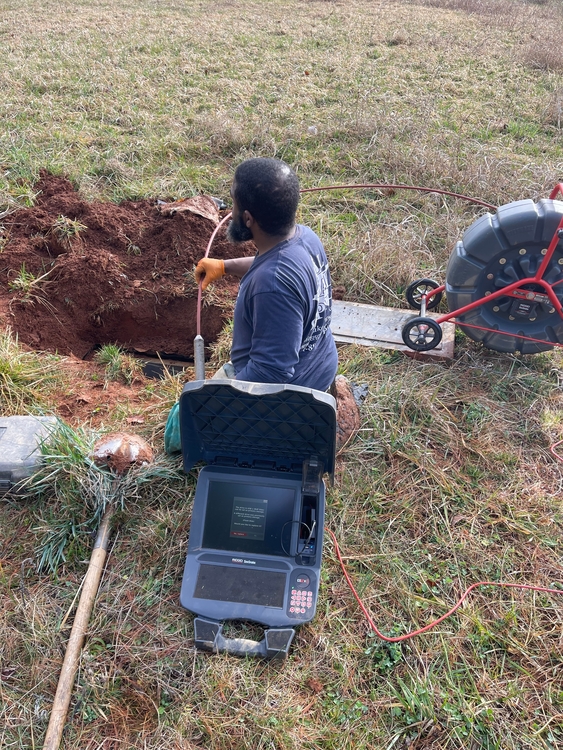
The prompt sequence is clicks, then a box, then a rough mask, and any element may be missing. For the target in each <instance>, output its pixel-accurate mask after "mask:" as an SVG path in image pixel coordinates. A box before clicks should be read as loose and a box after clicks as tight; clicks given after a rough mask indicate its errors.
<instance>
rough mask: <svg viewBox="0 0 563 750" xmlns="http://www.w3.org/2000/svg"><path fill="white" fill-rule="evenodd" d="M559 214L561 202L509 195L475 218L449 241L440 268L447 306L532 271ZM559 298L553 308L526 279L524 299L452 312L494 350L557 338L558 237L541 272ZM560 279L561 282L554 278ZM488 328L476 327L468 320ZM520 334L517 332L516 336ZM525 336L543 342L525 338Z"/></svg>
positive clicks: (560, 323)
mask: <svg viewBox="0 0 563 750" xmlns="http://www.w3.org/2000/svg"><path fill="white" fill-rule="evenodd" d="M562 218H563V202H562V201H556V200H551V199H543V200H540V201H539V202H538V203H534V202H533V201H531V200H522V201H515V202H514V203H509V204H507V205H505V206H501V207H500V208H499V209H498V211H497V213H496V214H494V215H493V214H490V213H486V214H485V215H484V216H481V217H480V218H479V219H477V221H475V222H474V223H473V224H472V225H471V226H470V227H469V229H467V231H466V232H465V233H464V235H463V239H462V240H461V241H460V242H458V243H457V245H456V246H455V248H454V250H453V252H452V254H451V256H450V260H449V263H448V267H447V270H446V295H447V299H448V307H449V309H450V310H451V311H452V312H454V311H455V310H458V309H459V308H460V307H464V306H465V305H468V304H470V303H472V302H476V301H478V300H482V299H483V300H484V298H485V297H487V296H489V295H490V294H492V293H493V292H496V291H498V290H499V289H502V288H503V287H506V286H508V285H509V284H513V283H514V282H517V281H519V280H521V279H525V278H528V277H531V276H534V275H535V274H536V273H537V271H538V269H539V268H540V265H541V263H542V261H543V259H544V257H545V256H546V254H547V249H548V247H549V244H550V243H551V241H552V239H553V237H554V235H555V232H556V230H557V227H558V225H559V223H560V221H561V219H562ZM543 280H544V281H545V282H547V283H548V284H549V285H550V286H551V287H552V288H553V292H554V293H555V295H556V296H557V298H558V299H559V301H560V303H561V304H560V305H559V306H558V307H559V309H556V308H555V307H554V305H553V304H552V303H551V301H550V300H549V298H548V297H547V295H546V293H545V288H544V287H543V286H541V285H540V284H533V283H530V284H526V285H525V287H522V289H524V292H530V299H525V298H516V297H509V296H506V297H498V298H496V299H494V300H493V301H492V302H486V301H483V304H482V305H480V306H478V307H476V308H474V309H473V310H470V311H469V312H466V313H464V314H463V315H460V316H457V318H456V319H457V322H458V323H459V324H461V328H462V330H463V331H464V333H466V334H467V335H468V336H469V337H470V338H472V339H473V340H475V341H481V342H482V343H483V344H484V345H485V346H486V347H488V348H489V349H493V350H495V351H498V352H516V351H519V352H522V354H535V353H537V352H542V351H547V350H549V349H551V348H552V344H553V343H557V344H563V319H562V318H561V315H560V310H561V308H562V307H563V241H562V240H561V239H560V240H559V244H558V245H557V247H556V248H555V252H554V253H553V255H552V257H551V260H550V262H549V264H548V266H547V268H546V269H545V272H544V274H543ZM560 282H561V283H560ZM463 323H468V324H471V325H474V326H481V327H483V328H490V329H494V330H493V331H482V330H479V329H476V328H470V327H469V326H463ZM519 336H520V338H519ZM523 336H527V337H530V338H534V339H541V340H542V341H545V344H544V343H539V342H535V341H527V340H526V339H525V338H521V337H523Z"/></svg>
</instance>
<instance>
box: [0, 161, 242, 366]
mask: <svg viewBox="0 0 563 750" xmlns="http://www.w3.org/2000/svg"><path fill="white" fill-rule="evenodd" d="M35 191H36V192H37V193H38V197H37V200H36V203H35V205H34V206H33V207H32V208H28V209H21V210H19V211H17V212H15V213H13V214H10V215H9V216H6V217H4V219H3V220H2V222H1V225H0V241H1V240H2V237H3V238H4V243H3V244H4V247H3V250H2V249H1V245H0V327H6V326H9V327H11V328H12V330H13V331H14V332H16V333H17V334H18V337H19V340H20V342H22V343H24V344H27V345H28V346H30V347H32V348H33V349H36V350H42V351H51V352H58V353H59V354H65V355H69V354H73V355H75V356H77V357H79V358H81V359H82V358H84V357H85V356H87V355H88V354H89V353H90V352H92V351H93V349H94V348H95V347H96V346H98V345H102V344H107V343H116V344H119V345H121V346H122V347H123V348H125V349H128V350H136V351H138V352H143V353H145V352H146V353H156V352H159V353H162V354H170V355H176V356H178V357H191V356H192V354H193V339H194V336H195V335H196V304H197V287H196V286H195V283H194V282H193V267H194V264H195V263H196V262H197V261H198V260H199V259H200V258H201V257H202V256H203V254H204V252H205V249H206V247H207V244H208V242H209V238H210V236H211V234H212V232H213V230H214V228H215V223H214V222H213V221H211V220H210V219H207V218H203V217H202V216H198V215H196V214H193V213H191V212H189V211H183V212H178V213H176V214H174V215H164V214H163V213H161V212H160V211H159V209H158V207H157V202H156V201H150V200H142V201H124V202H123V203H121V204H119V205H117V204H114V203H88V202H86V201H84V200H83V199H82V198H81V197H80V195H79V194H78V193H77V191H76V190H75V188H74V186H73V185H72V184H71V183H70V182H69V181H68V180H66V179H64V178H63V177H57V176H54V175H51V174H48V173H42V175H41V178H40V181H39V183H38V184H37V185H36V186H35ZM60 217H64V218H65V219H67V220H71V221H73V222H74V221H77V222H80V224H81V225H83V226H84V227H85V228H84V229H81V230H80V231H78V232H77V233H76V234H74V236H71V237H69V238H68V240H66V241H65V239H64V238H63V240H62V241H61V240H60V236H59V235H57V232H56V228H57V222H58V221H59V222H60V221H61V219H60ZM252 252H253V248H252V246H250V247H246V248H243V249H242V251H241V248H240V247H235V246H234V245H232V244H230V243H229V242H228V241H227V240H226V238H225V234H224V231H223V230H221V232H220V234H219V236H218V237H217V238H216V240H215V241H214V243H213V247H212V249H211V256H212V257H215V258H229V257H236V256H238V255H244V254H251V253H252ZM22 269H24V270H25V272H26V274H32V275H33V277H34V278H38V277H40V276H42V275H43V274H46V273H47V272H48V276H46V278H45V279H43V280H42V281H39V282H37V283H36V284H32V285H31V288H30V289H17V288H16V287H15V283H16V284H17V280H18V275H20V276H21V275H22V274H21V271H22ZM237 286H238V284H237V283H236V282H235V283H233V282H232V281H229V280H227V279H222V280H221V281H220V282H217V283H216V284H215V285H214V291H213V293H212V295H209V294H208V293H206V295H204V296H206V304H205V305H204V308H203V311H202V335H203V338H204V340H205V342H206V344H209V343H211V342H212V341H214V340H215V339H216V337H217V335H218V334H219V332H220V331H221V329H222V327H223V324H224V322H225V319H226V317H228V316H229V315H230V311H231V310H232V303H233V300H234V297H235V295H236V289H237ZM210 300H213V303H212V304H209V301H210Z"/></svg>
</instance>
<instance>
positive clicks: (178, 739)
mask: <svg viewBox="0 0 563 750" xmlns="http://www.w3.org/2000/svg"><path fill="white" fill-rule="evenodd" d="M561 13H562V9H561V4H560V3H559V2H556V0H547V2H541V3H540V2H531V0H530V1H526V0H495V1H494V2H493V0H421V1H420V2H414V0H412V1H411V0H397V1H396V2H388V3H375V2H370V1H369V0H355V1H354V2H351V3H340V2H323V1H321V0H318V1H317V2H314V1H313V2H298V1H297V0H292V1H291V2H288V3H276V2H273V0H266V1H265V2H261V3H258V2H251V1H250V0H237V2H235V3H230V4H229V3H227V4H225V3H221V2H209V1H208V0H201V2H195V0H193V1H190V2H186V3H176V2H174V1H173V0H170V2H163V3H154V2H148V0H140V1H139V2H135V3H132V2H130V1H129V0H126V2H122V3H121V4H119V5H118V4H115V3H112V2H111V0H108V2H94V3H92V2H88V3H85V2H82V3H80V2H74V3H68V2H64V0H63V2H62V3H56V4H55V3H53V2H51V1H50V0H49V1H48V2H46V3H41V4H40V3H38V2H36V0H32V2H31V3H28V4H27V5H24V6H22V5H21V4H16V3H15V2H13V0H7V2H5V3H4V8H3V13H2V16H1V18H0V44H1V46H2V63H1V64H0V65H1V67H0V92H1V96H0V123H2V124H1V125H0V222H1V219H2V215H3V213H4V212H5V211H10V212H11V211H13V210H14V209H15V208H16V207H18V206H26V205H30V204H32V203H33V201H34V200H35V199H36V195H35V189H34V185H35V182H36V179H37V177H38V175H39V172H40V170H41V169H49V170H51V171H55V172H59V173H64V174H68V175H70V177H71V178H72V179H73V181H74V182H75V183H76V184H77V186H78V187H79V189H80V191H81V193H82V194H83V195H84V196H85V197H86V198H89V199H96V200H100V199H107V200H116V201H117V200H120V199H122V198H137V197H151V198H155V197H185V196H189V195H193V194H197V193H199V192H200V191H207V192H210V193H212V194H213V195H220V196H223V197H224V198H226V199H227V198H228V190H229V185H230V180H231V178H232V173H233V169H234V167H235V166H236V165H237V164H238V163H239V162H240V161H241V160H242V159H244V158H246V157H248V156H252V155H268V156H269V155H277V156H280V157H282V158H285V159H287V160H288V161H290V162H291V163H292V164H293V165H294V166H295V167H296V169H297V170H298V173H299V176H300V178H301V181H302V185H303V187H314V186H316V185H327V184H338V183H346V184H349V183H360V182H385V183H405V184H414V185H422V186H426V187H439V188H443V189H447V190H452V191H455V192H460V193H463V194H466V195H469V196H473V197H478V198H481V199H484V200H486V201H489V202H491V203H493V204H502V203H507V202H510V201H512V200H517V199H521V198H532V199H539V198H541V197H545V196H546V195H547V194H548V193H549V191H550V190H551V188H552V187H553V186H554V184H555V183H556V182H560V181H561V180H562V179H563V135H562V130H561V98H562V88H561V80H560V75H561V71H560V68H558V67H557V65H558V64H559V61H560V60H561V43H560V41H559V38H560V37H559V31H558V29H560V28H561V20H562V15H561ZM21 29H25V33H23V32H22V31H21ZM313 125H314V126H315V127H316V129H317V133H316V135H313V134H312V133H310V132H309V128H310V127H311V126H313ZM481 213H482V209H481V208H478V207H476V206H472V205H471V204H468V203H465V202H462V201H457V200H453V199H449V198H446V199H444V198H441V197H439V196H436V195H422V194H417V193H410V192H409V193H407V192H402V191H397V192H395V193H393V194H391V193H389V192H388V191H377V190H366V191H354V192H353V191H347V190H342V191H337V192H335V193H328V192H326V193H313V194H308V195H306V196H304V198H303V201H302V205H301V209H300V218H301V220H302V221H304V222H305V223H308V224H309V225H311V226H312V227H313V228H314V229H315V230H316V231H318V233H319V234H320V236H321V237H322V239H323V241H324V243H325V245H326V247H327V250H328V253H329V256H330V261H331V269H332V274H333V282H334V285H335V286H340V287H342V288H343V289H344V290H345V293H346V298H347V299H353V300H356V301H361V302H372V303H374V304H387V305H391V306H394V307H400V306H404V303H403V301H402V299H403V297H402V295H403V291H404V288H405V287H406V285H407V284H408V283H409V282H410V281H412V280H413V279H414V278H417V277H428V276H430V277H435V278H437V280H439V281H443V280H444V275H445V268H446V264H447V260H448V257H449V254H450V251H451V248H452V246H453V244H454V243H455V242H456V241H457V240H458V239H459V238H460V237H461V235H462V234H463V231H464V230H465V229H466V228H467V227H468V226H469V225H470V224H471V223H472V221H473V220H474V219H475V218H476V217H477V216H479V215H481ZM75 235H76V233H75ZM8 240H9V238H5V236H4V234H3V233H2V227H1V226H0V268H2V269H3V266H2V261H1V258H2V254H1V250H2V246H3V244H5V242H6V241H8ZM76 241H77V242H78V241H79V232H78V239H77V240H76ZM131 252H135V249H134V247H132V248H131ZM10 272H11V275H10V277H9V278H12V279H13V278H14V277H15V274H17V273H18V269H10ZM23 292H24V293H25V290H23ZM37 309H38V311H40V309H41V308H40V306H39V305H37ZM204 314H205V313H204ZM228 336H229V332H228V330H227V331H225V333H224V335H223V336H222V337H221V339H220V341H219V342H218V343H217V345H216V348H215V358H216V360H217V361H219V360H221V359H222V358H224V352H225V351H227V349H228V343H226V342H227V340H228ZM456 352H457V353H456V358H455V360H454V362H453V363H452V364H449V365H446V364H438V363H429V362H418V361H414V360H410V359H408V358H405V357H403V356H402V355H399V354H397V353H393V352H387V351H384V350H376V349H362V348H359V347H352V346H346V347H341V348H340V371H341V372H343V373H345V374H346V375H347V376H348V377H349V378H350V379H351V380H353V381H356V382H359V383H368V385H369V394H368V397H367V399H366V401H365V403H364V405H363V407H362V425H361V429H360V432H359V434H358V436H357V437H356V439H355V440H354V441H353V442H351V443H350V444H349V445H348V446H347V447H346V448H345V450H344V451H343V453H342V454H341V455H340V456H339V459H338V463H337V472H336V478H335V484H334V487H332V488H330V489H329V491H328V500H327V505H328V507H327V525H328V526H329V527H330V528H331V529H332V530H333V531H334V532H335V534H336V535H337V537H338V539H339V542H340V544H341V547H342V552H343V555H344V556H345V560H346V564H347V565H348V567H349V570H350V574H351V575H352V577H353V579H354V581H355V582H356V584H357V586H358V588H359V590H360V591H361V594H362V597H363V599H364V601H365V602H366V605H367V607H368V609H369V611H370V612H371V616H372V617H373V619H374V620H375V622H376V624H377V625H378V627H379V628H380V629H381V630H382V631H383V632H385V633H387V634H392V635H396V634H402V633H405V632H409V631H410V630H412V629H414V628H417V627H421V626H423V625H425V624H427V623H428V622H429V621H431V620H432V619H433V618H435V617H438V616H440V615H441V614H443V613H444V612H445V611H447V609H448V608H449V607H450V606H451V605H452V604H453V603H454V602H455V600H456V599H457V598H458V597H459V595H460V594H461V593H462V591H463V590H464V589H465V588H466V587H467V586H469V585H470V584H471V583H473V582H474V581H477V580H509V581H515V582H518V581H520V582H527V583H535V584H537V585H541V586H551V585H553V584H556V583H557V582H561V581H563V569H562V568H563V563H562V560H561V555H560V552H559V549H560V539H561V534H562V532H563V511H562V506H561V500H560V495H561V479H562V470H561V468H560V464H559V463H557V462H556V461H555V459H553V457H552V456H551V455H550V454H549V446H550V445H551V443H553V442H554V441H555V440H557V439H560V438H561V427H562V423H561V416H560V415H561V383H562V372H563V361H562V357H561V354H560V352H559V351H556V352H553V353H550V354H541V355H537V356H535V357H513V356H508V355H501V354H496V353H494V352H488V351H487V350H484V349H482V348H481V347H480V346H478V345H477V344H475V343H473V342H472V341H470V340H469V339H468V338H467V337H466V336H465V335H464V334H462V333H461V332H458V335H457V340H456ZM122 356H123V355H122V353H121V352H117V354H116V356H115V357H112V358H110V360H111V361H112V362H113V361H114V360H115V361H117V362H118V363H119V362H121V359H120V358H121V357H122ZM58 361H59V360H58V359H57V358H54V357H51V356H50V355H38V354H30V353H28V352H24V351H22V350H21V348H20V347H19V346H18V345H17V342H15V340H14V339H13V337H11V336H10V335H9V334H7V333H5V334H4V335H3V338H0V395H1V396H2V401H1V407H0V410H1V413H2V414H3V415H6V414H13V413H20V412H22V411H34V412H37V411H42V410H43V411H45V410H53V409H54V408H55V406H56V400H54V397H53V385H54V384H56V383H57V378H60V377H62V376H61V373H60V372H59V371H58V370H57V362H58ZM105 364H109V361H108V362H107V363H105ZM59 369H60V368H59ZM181 387H182V383H181V379H180V378H174V377H168V378H167V379H166V380H165V381H163V382H162V383H154V384H153V383H151V384H149V385H148V386H147V387H146V398H147V407H146V411H145V412H144V413H143V414H144V420H145V422H144V425H143V427H142V428H141V429H142V433H143V434H144V436H145V437H147V438H149V439H150V440H151V442H152V443H153V444H154V445H155V447H157V448H160V449H161V448H162V433H163V426H164V420H165V417H166V413H167V411H168V409H169V408H170V406H171V405H172V403H173V402H174V401H175V400H176V399H177V397H178V394H179V392H180V390H181ZM57 388H59V392H60V390H61V386H60V383H59V385H58V386H57ZM62 390H64V386H63V387H62ZM102 398H103V395H102ZM124 415H125V412H122V411H119V410H116V413H115V415H114V417H115V420H116V423H118V422H119V420H120V419H121V418H122V417H123V418H125V416H124ZM119 424H120V425H121V422H119ZM110 426H111V425H106V427H107V428H109V427H110ZM67 437H68V436H67ZM90 438H92V435H90ZM90 438H89V439H90ZM70 443H72V440H70ZM68 445H69V440H67V448H68ZM85 445H86V444H85ZM87 453H88V450H87V447H84V448H83V449H80V450H79V451H78V453H73V452H72V451H71V452H70V454H69V453H68V451H67V452H66V453H65V452H64V451H63V450H62V448H61V450H60V451H59V453H58V454H57V453H56V452H55V451H53V457H54V464H53V466H56V467H58V471H59V472H60V473H59V474H57V477H58V478H57V482H59V483H58V484H57V483H55V488H53V484H52V482H51V484H49V487H47V484H44V485H43V490H42V491H41V492H38V494H36V495H35V496H32V497H29V498H28V499H26V500H23V499H20V500H13V499H12V500H10V501H9V502H8V501H6V500H4V501H3V502H2V505H1V506H0V539H1V541H2V544H1V548H2V557H1V560H0V581H1V586H2V594H3V606H2V607H1V608H0V644H1V645H0V746H1V747H6V748H12V747H13V748H16V747H17V748H26V749H27V748H34V747H39V746H40V745H41V742H42V738H43V735H44V732H45V729H46V725H47V721H48V715H49V711H50V707H51V702H52V697H53V695H54V691H55V687H56V681H57V678H58V672H59V669H60V664H61V659H62V651H63V649H64V644H65V642H66V639H67V637H68V632H69V631H68V627H69V623H70V621H71V617H72V611H73V610H72V606H73V601H74V597H75V595H76V592H77V590H78V587H79V585H80V581H81V580H82V576H83V574H84V572H85V569H86V564H87V560H88V557H89V552H90V536H89V534H90V532H91V530H92V529H93V528H94V527H95V525H96V518H97V516H96V515H95V514H96V509H97V508H98V507H99V504H97V503H96V500H95V498H96V497H98V499H99V495H100V492H99V491H97V490H100V488H99V487H98V488H97V490H96V487H97V485H96V483H95V482H94V483H92V482H90V481H89V480H86V479H85V478H84V475H83V472H84V471H85V470H86V468H87V466H86V463H85V461H84V456H85V455H87ZM57 455H58V456H59V458H58V459H57ZM61 456H63V457H64V456H66V458H64V459H63V458H61ZM69 456H70V458H69ZM65 467H66V468H65ZM175 468H177V467H172V469H175ZM48 476H49V475H48V474H47V475H42V477H38V478H37V480H38V482H43V481H44V480H45V481H47V477H48ZM96 476H97V475H96ZM51 479H53V477H51ZM131 479H132V481H133V479H134V478H133V477H132V478H131ZM59 480H60V481H59ZM37 486H41V484H39V485H37ZM194 487H195V475H190V476H188V477H185V478H184V479H183V480H180V479H174V481H166V479H165V478H164V477H163V478H161V479H159V478H156V479H155V481H154V483H152V482H151V483H147V484H146V485H144V486H143V487H141V488H140V489H139V488H137V489H135V487H130V488H129V490H130V491H129V490H128V491H127V492H126V493H121V495H120V496H119V497H118V498H113V499H114V500H115V502H116V505H117V507H118V508H119V513H118V520H119V523H118V525H117V527H116V530H115V533H114V537H113V538H114V545H113V548H112V550H111V554H110V559H109V564H108V566H107V569H106V571H105V574H104V579H103V582H102V586H101V589H100V593H99V596H98V599H97V602H96V607H95V611H94V614H93V616H92V620H91V623H90V626H89V631H88V637H87V639H86V643H85V647H84V651H83V655H82V658H81V664H80V671H79V675H78V679H77V682H76V686H75V690H74V694H73V695H74V697H73V702H72V706H71V712H70V715H69V721H68V726H67V728H66V730H65V739H64V742H63V747H66V748H73V750H74V748H95V747H101V746H103V747H113V746H115V747H120V748H121V747H123V748H127V750H129V749H131V750H132V749H133V748H135V749H136V748H139V749H140V748H146V749H147V750H153V749H154V750H156V749H157V748H158V749H160V748H167V750H176V749H178V750H179V749H180V748H181V749H182V750H184V749H186V748H187V749H189V750H193V749H195V748H200V747H206V748H210V749H211V750H239V749H241V748H248V747H252V748H257V749H258V750H266V749H267V750H297V748H299V750H345V749H346V750H347V749H348V748H350V749H351V748H354V750H358V749H360V748H362V749H363V748H365V749H366V750H367V748H369V749H370V750H371V749H372V748H375V749H377V750H379V748H382V749H383V748H389V750H390V749H391V748H395V749H396V750H399V749H400V748H405V749H406V748H429V749H431V748H436V750H438V749H439V750H454V749H456V750H457V748H467V750H475V748H502V750H505V748H508V749H509V750H517V749H518V750H521V749H524V748H525V749H526V750H528V749H533V750H552V749H555V748H557V747H559V746H560V745H561V742H562V741H563V721H562V719H561V717H562V715H563V689H562V687H561V664H562V659H563V649H562V646H561V637H560V635H561V624H562V623H561V604H562V602H561V601H560V600H559V599H557V598H556V597H555V596H547V595H544V594H534V593H532V592H524V591H518V590H515V589H510V590H499V589H479V590H478V591H476V592H474V593H473V594H472V596H471V597H470V599H469V600H468V601H467V602H466V604H465V605H464V606H463V607H462V608H460V610H458V611H457V612H456V613H455V615H454V616H453V617H452V618H450V619H449V620H448V621H446V622H444V623H443V624H442V625H441V626H440V627H439V628H437V629H436V630H434V631H431V632H430V633H428V634H427V635H424V636H422V637H419V638H415V639H413V640H410V641H407V642H405V643H403V644H402V645H400V646H392V645H388V644H385V643H384V642H383V641H381V640H379V639H378V638H376V637H374V635H373V634H372V633H370V628H369V625H368V624H367V623H366V622H365V621H364V619H363V616H362V615H361V612H360V610H359V609H358V607H357V605H356V603H355V600H354V599H353V597H352V595H351V593H350V591H349V589H348V587H347V585H346V583H345V581H344V579H343V577H342V574H341V571H340V569H339V566H338V563H337V560H336V556H335V554H334V551H333V549H332V547H331V543H330V540H329V539H328V538H327V539H326V542H325V550H324V563H323V569H322V581H321V594H320V600H319V605H318V608H317V615H316V618H315V620H314V622H313V623H312V624H310V625H307V626H304V627H302V628H301V629H300V630H299V631H298V633H297V636H296V640H295V645H294V647H293V649H292V652H291V654H290V656H289V659H288V661H287V662H286V663H285V664H284V665H283V666H280V665H274V664H264V663H260V662H256V661H252V660H247V661H245V660H237V659H233V658H229V657H220V656H208V655H204V654H201V653H197V652H195V651H194V649H193V641H192V637H193V629H192V618H191V616H190V615H189V614H188V613H186V612H185V611H183V610H182V609H181V608H180V607H179V605H178V595H179V586H180V581H181V577H182V570H183V564H184V560H185V554H186V539H187V536H188V532H189V527H190V520H191V507H192V497H193V490H194ZM106 491H107V488H105V490H104V492H105V493H106V494H107V492H106ZM96 492H97V494H96ZM102 494H103V493H102ZM41 564H42V565H43V570H40V567H41ZM50 569H56V573H52V572H49V571H50ZM559 585H560V583H559ZM237 627H238V626H237ZM255 631H256V629H255V628H250V627H242V626H241V627H240V628H239V630H238V632H239V633H240V634H242V635H243V636H244V635H245V634H252V635H253V634H254V633H255Z"/></svg>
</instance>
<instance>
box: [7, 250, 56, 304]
mask: <svg viewBox="0 0 563 750" xmlns="http://www.w3.org/2000/svg"><path fill="white" fill-rule="evenodd" d="M52 270H53V269H52V268H51V269H49V270H48V271H47V273H43V274H41V276H35V275H34V274H32V273H31V272H30V271H28V270H27V269H26V267H25V263H22V267H21V268H20V270H19V271H18V272H17V274H16V276H15V278H14V279H13V280H12V281H10V282H9V283H8V288H9V290H10V291H11V292H15V293H16V294H20V295H21V296H20V297H19V301H20V302H22V303H24V304H29V305H35V303H36V302H39V304H41V305H43V306H44V307H46V308H47V310H49V312H50V313H52V314H54V315H55V317H56V309H55V307H54V306H53V305H52V304H51V302H49V300H48V299H47V298H46V297H45V292H46V287H47V284H49V281H46V278H47V276H48V275H49V274H50V273H51V271H52Z"/></svg>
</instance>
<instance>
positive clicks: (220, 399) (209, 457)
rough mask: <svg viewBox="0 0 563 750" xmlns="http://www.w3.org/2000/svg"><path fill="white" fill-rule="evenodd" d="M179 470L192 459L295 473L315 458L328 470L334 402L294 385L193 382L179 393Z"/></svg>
mask: <svg viewBox="0 0 563 750" xmlns="http://www.w3.org/2000/svg"><path fill="white" fill-rule="evenodd" d="M180 434H181V437H182V455H183V460H184V470H185V471H189V470H190V469H191V468H192V467H193V466H194V465H195V464H196V463H197V462H198V461H205V462H206V463H218V464H222V465H227V466H229V465H230V466H244V467H247V468H254V469H279V470H286V471H294V472H299V473H300V472H301V470H302V466H303V462H304V461H305V460H307V459H310V458H311V457H314V456H316V457H317V458H318V459H319V461H321V462H322V466H323V471H324V472H328V473H329V474H333V472H334V461H335V447H336V402H335V400H334V398H333V397H332V396H331V395H329V394H328V393H324V392H323V391H316V390H313V389H312V388H303V387H301V386H298V385H283V384H277V383H248V382H245V381H240V380H222V379H216V380H213V379H212V380H196V381H194V382H192V383H187V384H186V385H185V386H184V390H183V391H182V395H181V397H180Z"/></svg>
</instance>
